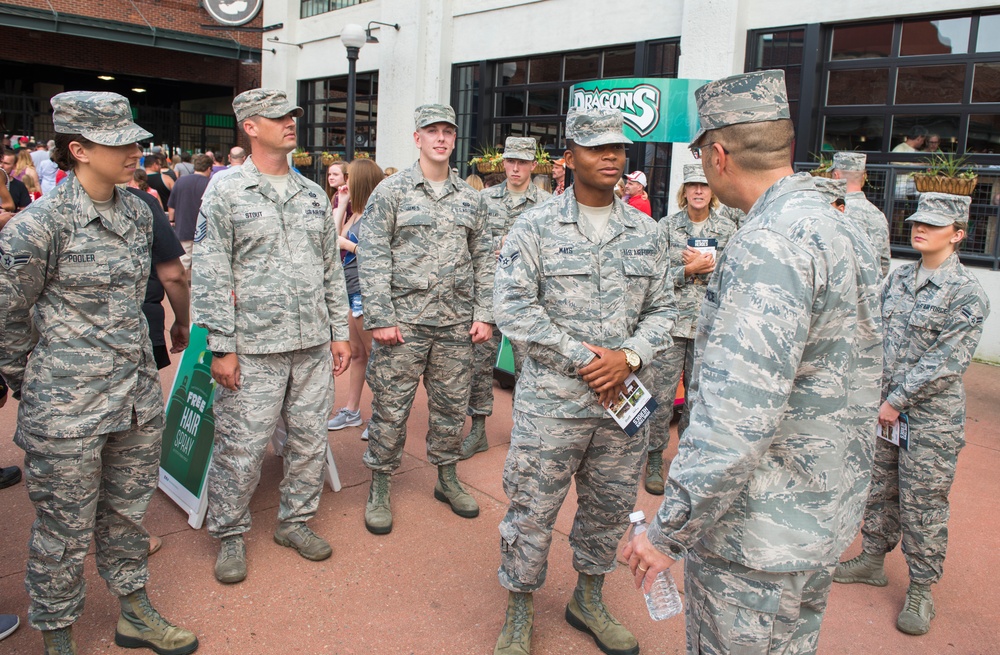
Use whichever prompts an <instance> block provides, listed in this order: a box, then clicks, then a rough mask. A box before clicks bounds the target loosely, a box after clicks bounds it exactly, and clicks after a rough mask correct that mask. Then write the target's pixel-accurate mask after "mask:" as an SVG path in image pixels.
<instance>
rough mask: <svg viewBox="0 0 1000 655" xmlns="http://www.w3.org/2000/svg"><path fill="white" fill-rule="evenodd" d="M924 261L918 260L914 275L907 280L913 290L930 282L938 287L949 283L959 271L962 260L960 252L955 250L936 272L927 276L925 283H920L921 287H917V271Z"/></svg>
mask: <svg viewBox="0 0 1000 655" xmlns="http://www.w3.org/2000/svg"><path fill="white" fill-rule="evenodd" d="M922 261H923V260H918V261H917V265H916V266H915V267H914V269H913V275H912V276H908V279H907V280H906V284H907V286H908V287H909V289H910V290H911V291H916V290H919V289H920V288H922V287H924V286H926V285H928V284H933V285H934V286H936V287H937V288H938V289H940V288H942V287H944V286H945V285H946V284H947V283H948V280H951V279H954V277H955V276H956V274H957V273H958V267H959V266H960V265H961V262H960V261H959V259H958V253H957V252H953V253H951V254H950V255H949V256H948V259H946V260H944V261H943V262H941V265H940V266H938V267H937V269H935V270H934V272H932V273H931V274H930V275H928V276H927V279H926V280H924V283H923V284H922V285H920V287H917V286H916V284H917V272H918V271H919V270H920V266H921V262H922Z"/></svg>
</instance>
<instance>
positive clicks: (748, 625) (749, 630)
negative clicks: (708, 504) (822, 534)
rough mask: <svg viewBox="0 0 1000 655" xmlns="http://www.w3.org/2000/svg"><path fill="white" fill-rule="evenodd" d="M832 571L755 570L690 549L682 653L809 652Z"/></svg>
mask: <svg viewBox="0 0 1000 655" xmlns="http://www.w3.org/2000/svg"><path fill="white" fill-rule="evenodd" d="M833 569H834V567H833V566H829V567H826V568H823V569H817V570H814V571H793V572H789V573H770V572H767V571H758V570H756V569H751V568H748V567H746V566H743V565H742V564H738V563H736V562H731V561H729V560H727V559H724V558H722V557H719V556H718V555H715V554H713V553H711V552H709V551H707V550H705V549H704V548H701V547H699V546H696V547H695V548H694V549H692V550H690V551H688V554H687V557H686V559H685V563H684V594H685V603H686V610H685V611H686V619H687V620H686V624H687V625H686V627H687V652H688V654H689V655H729V654H730V653H739V654H740V655H766V654H768V653H782V654H783V655H803V654H807V653H815V652H816V647H817V644H818V642H819V628H820V624H821V623H822V622H823V613H824V612H825V611H826V603H827V599H828V598H829V596H830V587H831V586H832V585H833Z"/></svg>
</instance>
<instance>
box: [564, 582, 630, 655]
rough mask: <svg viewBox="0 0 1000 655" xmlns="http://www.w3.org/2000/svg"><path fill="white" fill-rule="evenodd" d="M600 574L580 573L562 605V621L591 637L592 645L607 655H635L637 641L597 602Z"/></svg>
mask: <svg viewBox="0 0 1000 655" xmlns="http://www.w3.org/2000/svg"><path fill="white" fill-rule="evenodd" d="M603 586H604V576H603V575H587V574H586V573H581V574H580V578H579V580H578V581H577V583H576V589H574V590H573V598H572V599H571V600H570V601H569V604H568V605H566V622H567V623H569V624H570V625H571V626H573V627H574V628H576V629H577V630H579V631H581V632H586V633H587V634H589V635H590V636H591V637H593V638H594V643H596V644H597V647H598V648H600V649H601V651H603V652H605V653H607V654H608V655H637V654H638V653H639V641H638V640H637V639H636V638H635V636H634V635H633V634H632V633H631V632H629V631H628V629H627V628H626V627H625V626H623V625H622V624H621V623H620V622H619V621H618V619H616V618H615V617H613V616H611V614H610V613H609V612H608V608H607V607H605V606H604V601H603V600H601V587H603Z"/></svg>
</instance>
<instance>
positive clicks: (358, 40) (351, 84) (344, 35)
mask: <svg viewBox="0 0 1000 655" xmlns="http://www.w3.org/2000/svg"><path fill="white" fill-rule="evenodd" d="M367 40H368V39H367V34H366V33H365V28H363V27H361V26H360V25H357V24H355V23H348V24H347V25H344V29H343V30H341V32H340V42H341V43H343V44H344V47H345V48H347V139H346V143H344V159H346V160H347V161H349V162H350V161H354V114H355V111H356V103H357V97H356V96H357V85H358V73H357V64H358V53H360V52H361V48H362V47H363V46H364V45H365V43H366V42H367Z"/></svg>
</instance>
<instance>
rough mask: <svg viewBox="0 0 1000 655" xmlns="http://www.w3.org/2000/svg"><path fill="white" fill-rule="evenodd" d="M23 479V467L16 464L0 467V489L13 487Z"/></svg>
mask: <svg viewBox="0 0 1000 655" xmlns="http://www.w3.org/2000/svg"><path fill="white" fill-rule="evenodd" d="M20 481H21V469H19V468H18V467H16V466H5V467H3V468H0V489H6V488H7V487H12V486H14V485H15V484H17V483H18V482H20Z"/></svg>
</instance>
